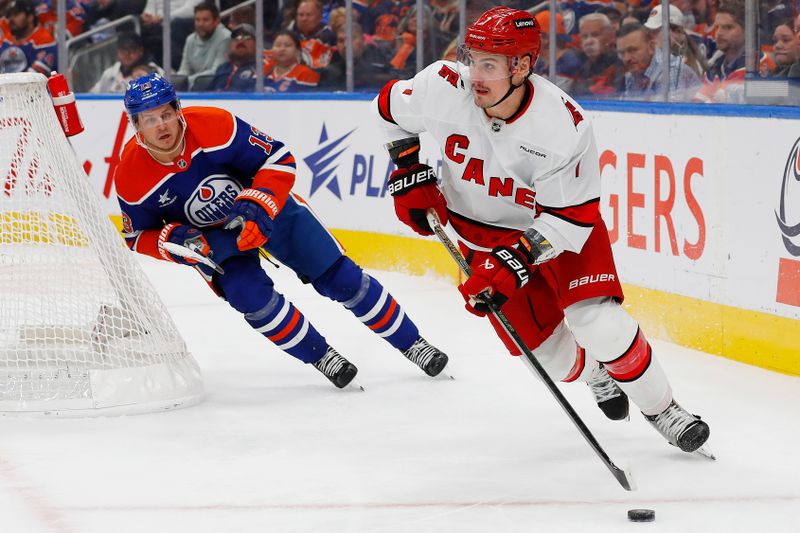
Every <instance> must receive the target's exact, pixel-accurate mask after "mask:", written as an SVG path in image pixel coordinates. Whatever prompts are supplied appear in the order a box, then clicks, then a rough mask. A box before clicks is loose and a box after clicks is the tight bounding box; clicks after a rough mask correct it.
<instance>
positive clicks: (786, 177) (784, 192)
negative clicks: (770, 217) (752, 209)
mask: <svg viewBox="0 0 800 533" xmlns="http://www.w3.org/2000/svg"><path fill="white" fill-rule="evenodd" d="M798 152H800V139H797V141H795V143H794V146H793V147H792V149H791V151H790V152H789V159H788V160H787V161H786V167H785V168H784V170H783V182H782V183H781V196H780V202H779V204H778V210H777V211H776V212H775V218H776V219H777V221H778V227H779V228H780V230H781V233H782V234H783V244H784V246H786V250H787V251H788V252H789V253H790V254H792V255H794V256H800V238H797V237H798V236H800V157H798Z"/></svg>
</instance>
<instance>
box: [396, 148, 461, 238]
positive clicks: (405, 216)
mask: <svg viewBox="0 0 800 533" xmlns="http://www.w3.org/2000/svg"><path fill="white" fill-rule="evenodd" d="M389 192H390V193H391V195H392V197H393V198H394V210H395V212H396V213H397V218H399V219H400V220H402V221H403V222H404V223H405V224H406V225H407V226H409V227H410V228H411V229H413V230H414V231H416V232H417V233H419V234H420V235H433V230H432V229H431V227H430V224H428V219H427V215H426V214H427V211H428V209H434V210H435V211H436V215H437V216H438V217H439V221H440V222H441V223H442V225H443V226H444V225H445V224H447V201H446V200H445V199H444V196H443V195H442V192H441V191H440V190H439V187H438V186H437V185H436V174H435V173H434V172H433V169H432V168H431V167H429V166H428V165H422V164H420V163H414V164H413V165H411V166H410V167H408V168H398V169H397V170H395V171H394V172H392V175H391V176H389Z"/></svg>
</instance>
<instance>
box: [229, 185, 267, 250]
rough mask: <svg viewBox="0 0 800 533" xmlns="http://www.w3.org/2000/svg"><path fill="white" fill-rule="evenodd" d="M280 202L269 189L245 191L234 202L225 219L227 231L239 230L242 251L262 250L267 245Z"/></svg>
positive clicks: (239, 243) (239, 242)
mask: <svg viewBox="0 0 800 533" xmlns="http://www.w3.org/2000/svg"><path fill="white" fill-rule="evenodd" d="M278 211H280V209H279V207H278V202H277V201H276V200H275V197H274V196H272V191H270V190H268V189H260V188H259V189H245V190H243V191H242V192H240V193H239V196H237V197H236V200H234V201H233V207H232V208H231V212H230V213H228V216H227V218H225V229H236V228H241V229H240V230H239V237H238V238H237V239H236V246H237V247H238V248H239V250H241V251H243V252H244V251H246V250H251V249H253V248H260V247H261V246H264V245H265V244H266V243H267V239H269V236H270V234H271V233H272V227H273V226H274V225H275V222H274V220H275V217H276V216H278Z"/></svg>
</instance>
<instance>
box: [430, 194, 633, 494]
mask: <svg viewBox="0 0 800 533" xmlns="http://www.w3.org/2000/svg"><path fill="white" fill-rule="evenodd" d="M427 217H428V224H430V226H431V229H432V230H433V232H434V233H435V234H436V237H438V239H439V241H440V242H441V243H442V244H443V245H444V247H445V248H446V249H447V251H448V252H449V253H450V256H451V257H452V258H453V260H455V262H456V263H458V266H459V268H461V271H462V272H463V273H464V274H465V275H466V276H470V275H471V274H472V269H471V268H470V266H469V263H467V260H466V259H465V258H464V256H463V255H461V251H460V250H459V249H458V248H457V247H456V245H455V244H454V243H453V241H452V240H450V237H448V236H447V233H445V231H444V228H442V225H441V223H440V222H439V217H438V216H436V212H435V211H433V209H430V210H428V213H427ZM484 303H485V304H486V305H487V306H488V307H489V310H490V311H491V313H492V314H493V315H494V317H495V318H496V319H497V321H498V322H499V323H500V325H501V326H502V327H503V329H504V330H505V332H506V334H507V335H508V336H509V337H510V338H511V339H512V340H513V341H514V344H515V345H516V347H517V349H518V350H519V351H520V353H522V354H523V355H524V357H525V359H526V361H527V362H528V363H529V364H530V366H531V368H532V369H533V370H534V372H536V374H537V375H538V376H539V378H540V379H541V380H542V383H544V384H545V386H546V387H547V389H548V390H549V391H550V393H551V394H552V395H553V397H554V398H555V399H556V401H557V402H558V404H559V405H560V406H561V408H562V409H563V410H564V412H565V413H567V416H569V418H570V420H572V423H573V424H575V427H577V428H578V431H580V433H581V435H583V438H584V439H586V442H588V443H589V446H591V448H592V449H593V450H594V452H595V453H596V454H597V456H598V457H599V458H600V460H601V461H603V464H605V465H606V468H608V469H609V470H610V471H611V474H612V475H613V476H614V478H615V479H616V480H617V481H618V482H619V484H620V485H621V486H622V488H623V489H625V490H633V488H634V484H633V483H632V476H630V474H629V473H626V472H625V471H624V470H623V469H621V468H620V467H618V466H617V465H615V464H614V462H613V461H612V460H611V458H610V457H609V456H608V454H607V453H606V452H605V450H604V449H603V447H602V446H600V443H599V442H598V441H597V439H596V438H595V436H594V435H593V434H592V432H591V431H589V428H588V427H586V424H585V423H584V422H583V420H582V419H581V417H580V416H578V413H577V412H575V409H573V407H572V405H571V404H570V403H569V402H568V401H567V399H566V398H565V397H564V395H563V394H562V393H561V391H560V390H559V389H558V387H557V386H556V384H555V383H553V380H552V379H551V378H550V376H549V375H548V374H547V371H546V370H545V369H544V367H543V366H542V364H541V363H540V362H539V360H538V359H536V356H535V355H533V353H532V352H531V351H530V349H528V346H527V345H526V344H525V343H524V342H523V340H522V337H520V335H519V333H517V331H516V330H515V329H514V326H513V325H512V324H511V322H509V320H508V318H507V317H506V316H505V314H504V313H503V312H502V311H501V310H500V308H499V307H498V306H497V304H496V303H495V302H494V301H493V300H492V299H491V298H484Z"/></svg>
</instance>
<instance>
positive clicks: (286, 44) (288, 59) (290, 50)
mask: <svg viewBox="0 0 800 533" xmlns="http://www.w3.org/2000/svg"><path fill="white" fill-rule="evenodd" d="M299 52H300V51H299V50H298V49H297V46H295V44H294V39H292V38H291V37H289V36H288V35H279V36H278V37H276V38H275V41H274V42H273V43H272V57H273V59H275V64H276V65H278V66H279V67H288V66H291V65H294V64H295V63H297V61H298V60H299V57H300V54H299Z"/></svg>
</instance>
